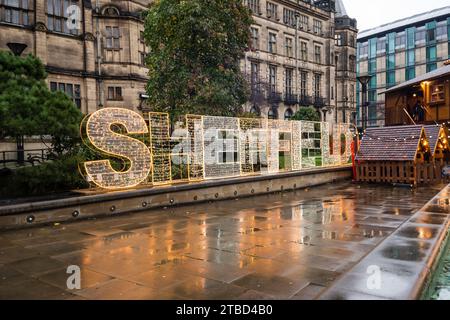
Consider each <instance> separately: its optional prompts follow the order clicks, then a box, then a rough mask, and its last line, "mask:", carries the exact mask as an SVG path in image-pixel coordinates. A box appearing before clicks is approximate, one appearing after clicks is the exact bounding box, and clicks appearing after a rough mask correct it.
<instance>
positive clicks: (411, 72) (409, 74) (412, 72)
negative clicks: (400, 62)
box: [405, 67, 416, 81]
mask: <svg viewBox="0 0 450 320" xmlns="http://www.w3.org/2000/svg"><path fill="white" fill-rule="evenodd" d="M415 77H416V67H408V68H406V74H405V79H406V81H408V80H411V79H414V78H415Z"/></svg>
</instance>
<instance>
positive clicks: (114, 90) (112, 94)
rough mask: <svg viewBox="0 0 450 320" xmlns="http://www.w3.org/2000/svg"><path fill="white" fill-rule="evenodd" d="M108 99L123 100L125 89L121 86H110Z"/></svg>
mask: <svg viewBox="0 0 450 320" xmlns="http://www.w3.org/2000/svg"><path fill="white" fill-rule="evenodd" d="M107 93H108V94H107V100H108V101H123V89H122V87H121V86H108V91H107Z"/></svg>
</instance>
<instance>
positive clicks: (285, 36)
mask: <svg viewBox="0 0 450 320" xmlns="http://www.w3.org/2000/svg"><path fill="white" fill-rule="evenodd" d="M150 2H151V0H127V1H118V0H0V50H9V48H8V43H22V44H26V45H27V47H26V49H25V51H24V54H29V53H31V54H34V55H36V56H38V57H39V58H40V59H41V60H42V61H43V62H44V64H45V65H46V68H47V71H48V73H49V77H48V85H49V87H50V88H51V89H52V90H62V91H64V92H66V93H67V94H68V95H69V96H71V97H73V99H74V101H75V103H76V104H77V105H78V106H79V107H80V109H81V110H82V111H83V112H84V113H89V112H93V111H95V110H97V109H99V108H101V107H126V108H132V109H135V110H139V109H140V107H142V104H143V103H144V99H143V96H142V95H143V94H144V93H145V84H146V79H147V77H146V75H147V72H148V70H147V69H146V68H145V66H144V61H143V60H144V57H145V55H146V54H147V48H146V46H145V45H144V41H143V37H142V31H143V29H144V26H143V21H142V19H141V13H142V12H143V11H144V10H145V9H146V7H147V6H148V4H149V3H150ZM244 2H245V4H246V5H247V6H249V7H250V8H251V9H252V11H253V14H254V24H253V26H252V50H251V51H249V52H247V53H246V56H245V59H243V60H242V69H243V71H244V72H245V73H246V74H247V76H248V78H249V80H250V81H251V83H252V97H251V99H250V101H249V103H247V105H246V106H245V107H246V109H247V111H252V112H258V113H260V114H261V115H262V116H265V117H274V118H281V119H283V118H289V117H290V116H291V115H292V114H293V113H295V112H296V111H297V110H298V109H299V108H300V107H302V106H310V105H312V106H315V107H316V108H317V110H318V112H319V113H320V114H321V116H322V119H323V120H327V121H330V122H342V121H343V122H348V121H351V118H352V114H353V113H354V111H355V110H356V108H355V103H354V100H355V99H354V97H355V85H354V84H355V77H356V75H355V73H354V71H355V70H354V57H355V55H356V54H355V46H356V44H355V38H356V32H357V30H356V21H355V20H353V19H350V18H348V17H347V16H346V15H343V13H342V9H341V8H342V3H341V2H340V1H338V3H337V9H338V12H335V2H334V1H333V0H321V1H315V2H314V3H313V2H312V1H307V0H305V1H292V0H289V1H288V0H273V1H266V0H244ZM73 5H74V6H76V7H72V8H75V9H72V10H71V9H69V10H68V8H70V6H73ZM76 8H78V11H76ZM73 17H79V20H80V21H79V23H76V24H72V25H71V21H72V18H73ZM68 20H69V24H67V21H68Z"/></svg>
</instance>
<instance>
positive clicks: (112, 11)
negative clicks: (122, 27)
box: [102, 6, 120, 16]
mask: <svg viewBox="0 0 450 320" xmlns="http://www.w3.org/2000/svg"><path fill="white" fill-rule="evenodd" d="M102 13H103V15H105V16H119V15H120V12H119V9H117V8H116V7H111V6H108V7H105V8H104V9H103V11H102Z"/></svg>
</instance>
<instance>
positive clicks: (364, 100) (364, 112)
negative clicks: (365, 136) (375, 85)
mask: <svg viewBox="0 0 450 320" xmlns="http://www.w3.org/2000/svg"><path fill="white" fill-rule="evenodd" d="M357 79H358V81H359V82H360V83H361V86H362V102H361V120H362V130H363V132H365V131H366V128H367V109H366V108H367V85H368V84H369V81H370V79H372V76H359V77H357Z"/></svg>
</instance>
